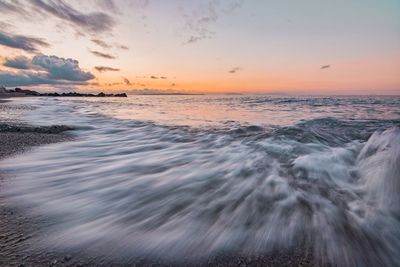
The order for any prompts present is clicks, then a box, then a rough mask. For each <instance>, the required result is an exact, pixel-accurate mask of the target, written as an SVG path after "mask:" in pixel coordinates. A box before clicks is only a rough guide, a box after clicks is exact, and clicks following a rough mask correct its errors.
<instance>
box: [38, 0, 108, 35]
mask: <svg viewBox="0 0 400 267" xmlns="http://www.w3.org/2000/svg"><path fill="white" fill-rule="evenodd" d="M31 3H33V4H34V6H35V8H37V9H40V10H41V11H44V12H46V13H48V14H51V15H53V16H55V17H57V18H59V19H61V20H64V21H67V22H69V23H71V24H72V25H74V26H76V27H79V28H80V29H82V30H84V31H85V32H88V33H92V34H97V33H104V32H110V31H111V30H112V28H113V27H114V26H115V21H114V19H113V18H112V17H110V16H109V15H107V14H106V13H103V12H92V13H87V14H85V13H83V12H81V11H79V10H77V9H75V8H73V7H72V6H70V5H68V4H67V3H65V2H64V1H62V0H58V1H45V0H31Z"/></svg>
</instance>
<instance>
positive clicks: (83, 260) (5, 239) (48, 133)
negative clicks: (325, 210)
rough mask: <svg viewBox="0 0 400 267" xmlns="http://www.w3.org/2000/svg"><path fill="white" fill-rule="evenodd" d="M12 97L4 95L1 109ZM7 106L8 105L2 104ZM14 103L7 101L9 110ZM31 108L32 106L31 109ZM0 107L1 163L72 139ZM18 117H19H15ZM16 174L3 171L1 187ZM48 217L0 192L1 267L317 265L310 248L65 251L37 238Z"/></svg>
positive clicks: (63, 128) (59, 129)
mask: <svg viewBox="0 0 400 267" xmlns="http://www.w3.org/2000/svg"><path fill="white" fill-rule="evenodd" d="M6 102H7V100H3V99H0V111H1V110H2V108H4V105H3V104H4V103H6ZM2 106H3V107H2ZM10 108H11V109H12V108H13V107H10V106H7V109H10ZM28 109H29V108H28ZM4 116H6V115H4V113H3V114H2V113H1V112H0V165H1V159H4V158H6V157H15V160H18V154H19V153H23V152H27V151H28V150H30V149H34V148H35V147H37V146H40V145H46V144H51V143H56V142H63V141H69V140H71V139H72V137H71V136H69V135H68V134H66V133H64V131H67V130H69V129H70V128H68V127H60V126H56V127H55V126H52V127H34V126H29V125H21V124H20V122H18V120H17V121H15V122H13V121H10V119H9V118H8V117H4ZM13 120H15V118H13ZM10 179H12V177H10V176H9V175H7V174H1V173H0V190H1V188H2V186H4V185H5V184H6V183H7V182H8V181H9V180H10ZM49 224H51V221H49V219H47V218H43V217H39V216H33V215H31V214H29V213H28V212H27V211H26V210H23V209H21V208H17V207H14V206H11V205H10V204H9V203H8V202H7V199H5V198H4V197H0V266H21V267H22V266H316V265H317V264H315V262H313V259H312V256H311V254H310V253H307V252H305V250H304V249H298V250H295V251H290V252H278V251H277V252H275V253H271V254H270V255H266V256H259V257H251V258H250V257H239V256H236V255H227V256H223V257H215V258H212V259H209V260H208V261H203V262H201V263H199V264H195V263H193V262H191V263H182V262H180V263H179V264H176V263H165V262H160V261H157V260H155V261H153V260H149V259H143V258H137V259H129V260H128V261H127V260H126V259H109V258H104V257H101V256H99V255H89V254H88V253H86V252H84V251H60V250H52V249H49V248H40V247H39V245H38V243H37V240H38V239H37V238H39V236H40V234H42V232H43V230H44V229H45V228H46V225H49Z"/></svg>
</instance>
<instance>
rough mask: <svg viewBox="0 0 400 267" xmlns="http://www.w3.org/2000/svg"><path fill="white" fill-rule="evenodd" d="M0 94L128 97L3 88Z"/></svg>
mask: <svg viewBox="0 0 400 267" xmlns="http://www.w3.org/2000/svg"><path fill="white" fill-rule="evenodd" d="M0 94H2V95H9V96H12V97H14V96H53V97H128V95H127V94H126V93H120V94H105V93H103V92H101V93H99V94H85V93H77V92H69V93H57V92H53V93H39V92H36V91H32V90H28V89H21V88H15V89H14V90H7V89H6V88H5V87H0Z"/></svg>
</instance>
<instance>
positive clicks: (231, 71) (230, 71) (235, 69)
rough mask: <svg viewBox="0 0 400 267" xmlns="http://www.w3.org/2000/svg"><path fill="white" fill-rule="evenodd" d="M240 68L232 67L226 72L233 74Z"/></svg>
mask: <svg viewBox="0 0 400 267" xmlns="http://www.w3.org/2000/svg"><path fill="white" fill-rule="evenodd" d="M241 69H242V68H241V67H234V68H232V69H231V70H229V71H228V72H229V73H231V74H235V73H237V72H238V71H240V70H241Z"/></svg>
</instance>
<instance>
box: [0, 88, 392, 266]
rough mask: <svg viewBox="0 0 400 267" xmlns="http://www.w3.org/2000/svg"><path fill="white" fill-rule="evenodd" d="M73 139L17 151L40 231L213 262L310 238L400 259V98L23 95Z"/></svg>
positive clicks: (367, 262)
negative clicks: (65, 128)
mask: <svg viewBox="0 0 400 267" xmlns="http://www.w3.org/2000/svg"><path fill="white" fill-rule="evenodd" d="M9 105H26V106H30V107H31V108H30V109H28V110H27V111H25V112H24V114H23V116H22V122H23V123H27V124H31V125H38V126H46V125H68V126H70V127H72V129H73V130H71V131H69V132H68V134H70V135H72V136H73V138H74V139H73V140H72V141H67V142H63V143H56V144H51V145H45V146H41V147H37V148H35V149H33V150H31V151H29V152H28V153H25V154H23V155H18V156H16V157H13V158H9V159H6V160H4V161H2V162H1V163H0V170H1V171H2V172H4V173H7V174H8V175H10V176H11V177H12V179H10V181H9V182H8V183H7V184H6V186H5V187H4V188H3V189H2V191H1V193H0V194H1V195H2V196H5V197H7V199H8V200H9V201H10V202H11V203H12V204H13V205H16V206H21V207H26V209H27V210H28V211H29V212H30V213H32V214H35V215H40V216H44V217H46V218H50V219H49V220H51V223H50V224H49V225H48V226H47V227H46V231H45V232H44V233H42V234H41V235H40V242H41V243H43V244H45V245H47V246H50V247H53V248H54V247H61V248H69V249H91V248H95V249H92V250H93V251H92V252H93V253H100V254H103V255H104V254H107V255H109V256H110V257H126V256H128V257H130V256H135V257H154V258H159V259H166V260H168V259H171V260H176V259H185V260H189V261H190V260H194V261H199V260H202V259H207V258H209V257H212V256H215V255H223V254H233V255H244V256H253V255H265V254H268V253H269V252H271V251H275V250H277V249H278V250H290V249H293V248H299V247H300V248H310V249H311V251H312V254H313V255H314V256H315V257H316V258H317V259H319V260H320V261H321V262H323V263H327V264H333V265H335V266H400V253H399V251H400V97H399V96H288V95H283V96H279V95H131V96H129V97H127V98H111V97H109V98H79V97H76V98H66V97H65V98H64V97H63V98H57V97H48V98H46V97H38V98H34V97H33V98H18V99H14V101H13V102H11V103H9Z"/></svg>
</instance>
